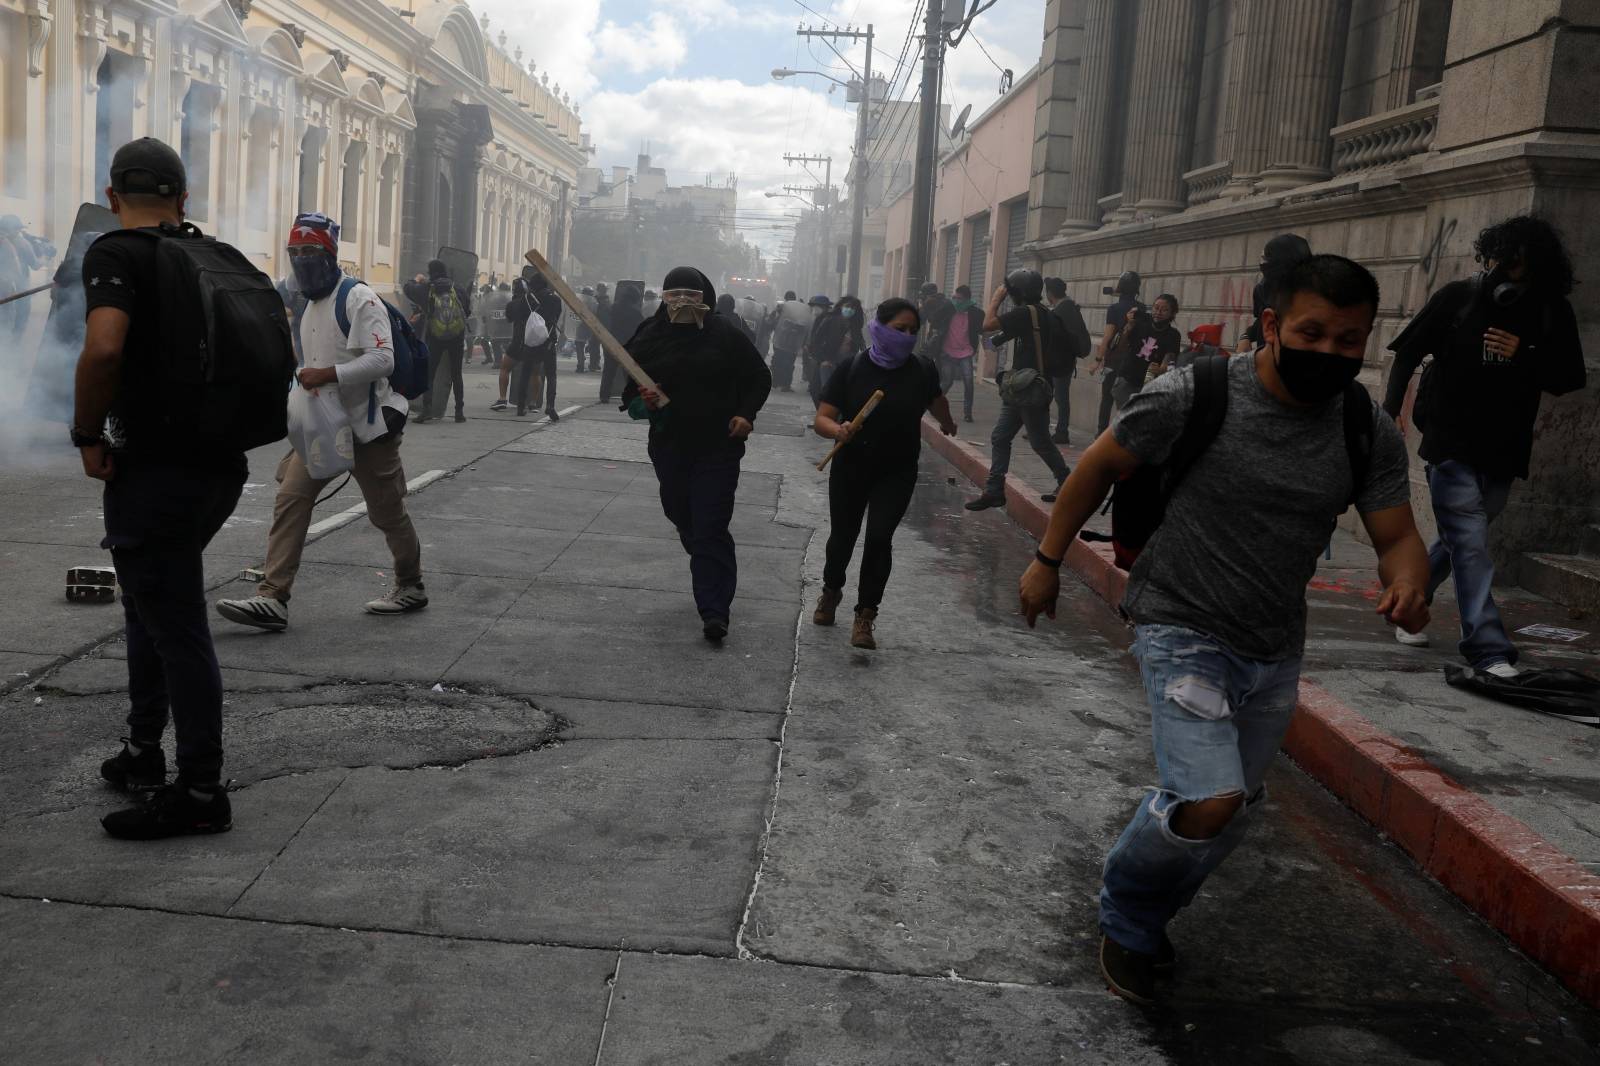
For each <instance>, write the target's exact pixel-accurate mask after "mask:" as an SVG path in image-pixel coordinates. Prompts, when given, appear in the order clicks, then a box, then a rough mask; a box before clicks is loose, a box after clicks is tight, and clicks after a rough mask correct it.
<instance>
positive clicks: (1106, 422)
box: [1099, 367, 1117, 433]
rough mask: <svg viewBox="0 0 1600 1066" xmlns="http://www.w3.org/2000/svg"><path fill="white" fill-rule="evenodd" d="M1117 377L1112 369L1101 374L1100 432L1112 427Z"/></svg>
mask: <svg viewBox="0 0 1600 1066" xmlns="http://www.w3.org/2000/svg"><path fill="white" fill-rule="evenodd" d="M1116 387H1117V375H1116V372H1115V371H1113V370H1112V369H1111V368H1110V367H1107V368H1106V369H1105V370H1102V371H1101V372H1100V422H1099V427H1100V428H1099V432H1101V433H1104V432H1105V431H1106V427H1108V426H1110V425H1111V408H1112V405H1113V404H1115V403H1116Z"/></svg>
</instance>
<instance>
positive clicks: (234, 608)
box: [217, 596, 289, 633]
mask: <svg viewBox="0 0 1600 1066" xmlns="http://www.w3.org/2000/svg"><path fill="white" fill-rule="evenodd" d="M217 613H218V614H220V615H221V616H222V617H224V618H226V619H227V620H228V621H230V622H238V623H239V624H240V625H242V626H254V627H255V628H257V629H265V630H267V631H269V632H272V633H282V632H283V631H284V630H285V629H288V628H289V605H288V604H287V603H284V602H283V601H282V600H276V599H273V598H272V597H271V596H251V597H250V598H249V599H247V600H218V601H217Z"/></svg>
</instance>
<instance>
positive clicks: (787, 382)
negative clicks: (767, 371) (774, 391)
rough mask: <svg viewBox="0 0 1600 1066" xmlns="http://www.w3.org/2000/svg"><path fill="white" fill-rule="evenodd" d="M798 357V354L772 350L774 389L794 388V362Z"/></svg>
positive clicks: (777, 349)
mask: <svg viewBox="0 0 1600 1066" xmlns="http://www.w3.org/2000/svg"><path fill="white" fill-rule="evenodd" d="M798 356H799V353H798V352H786V351H784V350H783V349H782V348H774V349H772V384H773V386H774V387H776V388H780V389H788V388H793V387H794V361H795V359H796V358H797V357H798Z"/></svg>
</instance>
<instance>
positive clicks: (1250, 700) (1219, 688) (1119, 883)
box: [1100, 625, 1300, 955]
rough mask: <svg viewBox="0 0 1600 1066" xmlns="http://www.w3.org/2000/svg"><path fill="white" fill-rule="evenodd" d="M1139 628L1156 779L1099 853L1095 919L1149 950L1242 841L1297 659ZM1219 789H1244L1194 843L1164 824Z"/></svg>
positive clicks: (1222, 792)
mask: <svg viewBox="0 0 1600 1066" xmlns="http://www.w3.org/2000/svg"><path fill="white" fill-rule="evenodd" d="M1136 634H1137V636H1136V639H1135V640H1134V644H1133V652H1134V655H1136V656H1137V657H1138V659H1139V667H1140V671H1141V672H1142V673H1143V675H1144V687H1145V692H1146V693H1147V694H1148V696H1149V699H1150V719H1151V720H1150V731H1151V734H1152V736H1153V738H1154V741H1155V753H1156V768H1157V770H1158V772H1159V773H1160V784H1159V785H1158V786H1157V787H1155V788H1153V789H1151V790H1150V791H1149V793H1148V794H1147V795H1146V796H1145V797H1144V798H1143V799H1142V800H1140V801H1139V807H1138V810H1136V811H1135V812H1134V815H1133V820H1132V821H1131V822H1129V823H1128V827H1127V828H1126V829H1124V830H1123V831H1122V836H1121V837H1120V838H1119V839H1118V840H1117V843H1116V845H1115V846H1114V847H1112V849H1111V853H1110V854H1109V855H1107V856H1106V865H1105V872H1104V877H1103V881H1104V885H1103V887H1102V888H1101V890H1100V928H1101V929H1103V930H1104V931H1105V933H1106V935H1107V936H1109V937H1110V938H1111V939H1112V940H1115V941H1116V942H1117V943H1118V944H1121V945H1122V946H1123V947H1125V948H1128V949H1130V950H1132V951H1140V952H1144V953H1145V954H1147V955H1153V954H1155V952H1156V948H1157V946H1158V945H1159V944H1160V942H1161V933H1162V930H1164V929H1165V928H1166V926H1167V923H1168V922H1169V921H1171V920H1172V916H1173V915H1175V914H1177V913H1178V910H1179V909H1180V908H1182V907H1185V906H1187V905H1188V904H1189V902H1190V901H1191V900H1192V899H1194V896H1195V893H1196V892H1198V891H1199V890H1200V885H1201V884H1202V883H1203V882H1204V881H1205V879H1206V878H1207V877H1208V876H1209V875H1210V873H1211V871H1212V870H1215V869H1216V868H1217V867H1218V866H1220V865H1221V864H1222V860H1223V859H1225V858H1227V857H1228V855H1229V853H1231V852H1232V851H1233V849H1234V848H1236V847H1238V846H1239V842H1240V841H1241V840H1243V839H1244V834H1245V829H1246V827H1247V826H1248V824H1249V818H1248V815H1249V814H1250V812H1251V811H1252V810H1254V809H1255V808H1256V807H1257V806H1259V805H1260V803H1261V801H1262V800H1263V799H1264V798H1265V797H1266V788H1265V786H1264V785H1263V784H1262V778H1263V777H1265V776H1266V772H1267V767H1268V766H1269V765H1270V764H1271V762H1272V757H1273V755H1274V754H1275V753H1276V752H1277V750H1278V747H1279V745H1280V744H1282V742H1283V735H1284V733H1285V732H1286V731H1287V730H1288V728H1289V719H1290V717H1291V716H1292V715H1293V714H1294V706H1295V699H1296V696H1297V694H1298V691H1299V682H1300V660H1299V659H1298V658H1295V659H1285V660H1283V661H1282V662H1261V661H1258V660H1255V659H1246V658H1243V657H1242V656H1239V655H1235V654H1234V653H1233V652H1231V651H1229V650H1228V649H1227V648H1225V647H1223V646H1222V645H1221V644H1219V643H1218V642H1217V641H1215V640H1213V639H1212V638H1210V637H1208V636H1205V635H1204V634H1201V633H1196V632H1194V631H1192V630H1188V629H1182V628H1179V627H1177V626H1161V625H1142V626H1139V627H1138V629H1137V631H1136ZM1221 796H1242V797H1244V806H1243V807H1241V808H1240V809H1239V813H1238V814H1236V815H1234V817H1233V820H1232V821H1231V822H1229V823H1228V825H1227V826H1226V827H1225V828H1224V829H1223V830H1222V832H1221V833H1220V834H1218V835H1217V836H1215V837H1213V838H1211V839H1209V840H1192V839H1189V838H1187V837H1182V836H1179V835H1178V834H1177V833H1176V832H1174V831H1173V829H1172V827H1171V825H1170V824H1169V823H1170V819H1171V817H1172V814H1173V811H1174V809H1175V808H1176V807H1177V806H1178V805H1179V804H1182V803H1187V802H1191V801H1196V800H1205V799H1211V798H1213V797H1221Z"/></svg>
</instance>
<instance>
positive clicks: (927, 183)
mask: <svg viewBox="0 0 1600 1066" xmlns="http://www.w3.org/2000/svg"><path fill="white" fill-rule="evenodd" d="M943 67H944V3H943V0H928V20H927V23H926V29H925V33H924V35H923V38H922V109H921V111H920V112H919V113H918V115H917V159H916V172H915V175H914V177H913V178H912V182H911V237H910V241H909V243H908V245H907V247H906V289H907V292H906V295H907V296H908V297H910V298H911V299H913V300H914V299H916V297H917V290H918V289H920V288H922V284H923V282H925V281H927V280H928V256H929V251H930V249H929V245H931V244H932V243H933V167H934V162H935V157H936V156H937V155H938V152H939V76H940V74H941V72H942V70H943Z"/></svg>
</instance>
